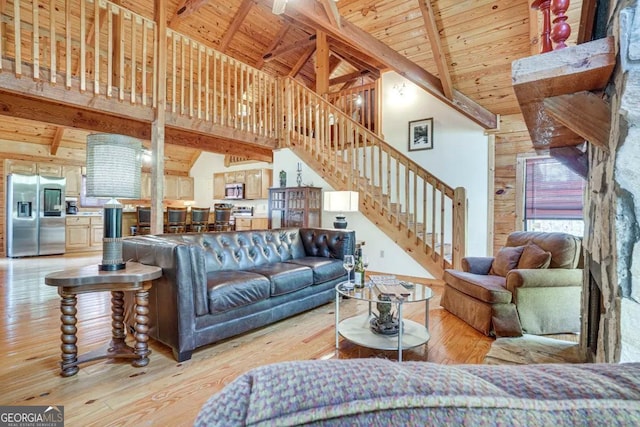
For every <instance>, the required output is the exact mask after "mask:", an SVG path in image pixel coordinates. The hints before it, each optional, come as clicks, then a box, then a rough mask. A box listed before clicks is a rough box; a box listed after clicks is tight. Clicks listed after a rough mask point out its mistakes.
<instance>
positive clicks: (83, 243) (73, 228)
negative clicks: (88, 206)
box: [65, 216, 91, 252]
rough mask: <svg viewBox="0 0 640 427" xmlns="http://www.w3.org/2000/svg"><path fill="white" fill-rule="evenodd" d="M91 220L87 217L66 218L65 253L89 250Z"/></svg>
mask: <svg viewBox="0 0 640 427" xmlns="http://www.w3.org/2000/svg"><path fill="white" fill-rule="evenodd" d="M90 236H91V218H90V217H88V216H67V218H66V237H67V241H66V244H65V249H66V252H82V251H87V250H89V246H90V244H91V237H90Z"/></svg>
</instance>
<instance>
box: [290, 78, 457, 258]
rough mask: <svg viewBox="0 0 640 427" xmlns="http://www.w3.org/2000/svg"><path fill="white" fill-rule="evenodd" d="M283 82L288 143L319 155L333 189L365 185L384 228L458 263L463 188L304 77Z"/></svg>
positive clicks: (364, 197)
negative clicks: (336, 103) (391, 141)
mask: <svg viewBox="0 0 640 427" xmlns="http://www.w3.org/2000/svg"><path fill="white" fill-rule="evenodd" d="M282 86H283V97H284V100H283V105H286V106H287V108H286V111H285V131H284V138H282V139H281V141H282V144H283V146H286V147H290V148H292V149H294V150H295V151H296V152H297V153H298V154H299V155H301V157H302V158H304V159H305V161H310V162H313V163H314V164H313V166H315V167H316V170H317V171H319V172H320V173H321V174H322V175H323V178H325V179H326V180H327V181H328V182H330V183H331V184H332V185H333V186H334V187H335V188H337V189H341V190H354V191H359V192H360V196H361V197H360V200H361V210H363V209H364V211H365V213H367V211H368V212H369V213H371V214H373V212H377V213H378V214H379V215H383V216H384V217H385V218H386V221H387V222H388V224H386V225H384V226H381V228H383V229H384V228H385V227H386V228H388V230H386V231H387V232H390V233H398V232H400V233H403V239H407V240H410V241H412V242H413V243H414V244H415V245H416V246H417V247H419V248H420V250H421V251H423V252H424V253H425V254H428V255H430V256H431V258H432V259H433V260H434V261H435V262H436V263H437V264H438V265H439V266H440V267H441V268H449V267H451V266H454V267H457V268H459V267H460V260H461V258H462V256H464V251H465V241H466V236H465V231H466V194H465V190H464V188H456V189H454V188H452V187H450V186H449V185H447V184H446V183H444V182H443V181H442V180H440V179H438V178H437V177H436V176H434V175H433V174H431V173H429V172H428V171H426V170H425V169H424V168H422V167H421V166H420V165H418V164H417V163H415V162H414V161H412V160H411V159H409V158H408V157H406V156H405V155H404V154H402V153H401V152H399V151H398V150H396V149H395V148H393V147H392V146H390V145H389V144H387V143H386V142H384V141H383V140H382V139H381V138H380V137H378V136H377V135H375V134H374V133H372V132H371V131H369V130H367V129H366V128H364V127H363V126H361V125H360V124H359V123H357V122H356V121H354V120H352V118H351V117H349V116H348V115H347V114H345V113H344V112H343V111H342V110H341V109H340V108H338V107H336V106H334V105H332V104H331V103H329V102H328V101H327V100H325V99H324V98H322V97H320V96H318V95H317V94H316V93H315V92H313V91H311V90H309V89H307V88H306V87H305V86H303V85H302V84H300V83H299V82H297V81H295V80H293V79H291V78H286V79H284V83H283V85H282ZM379 225H380V224H379ZM391 228H393V230H391ZM449 248H450V251H449Z"/></svg>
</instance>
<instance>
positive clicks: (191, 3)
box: [168, 0, 209, 29]
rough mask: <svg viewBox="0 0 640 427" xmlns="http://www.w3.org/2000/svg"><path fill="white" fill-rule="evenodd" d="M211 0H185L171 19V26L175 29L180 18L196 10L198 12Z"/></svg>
mask: <svg viewBox="0 0 640 427" xmlns="http://www.w3.org/2000/svg"><path fill="white" fill-rule="evenodd" d="M208 2H209V0H183V1H182V2H180V5H179V6H178V8H177V9H176V11H175V13H174V14H173V16H172V17H171V19H170V20H169V25H168V26H169V28H171V29H173V27H174V25H176V24H177V23H178V21H179V20H180V19H183V18H185V17H187V16H189V15H191V14H192V13H194V12H197V11H198V9H200V8H201V7H202V6H204V5H205V4H207V3H208Z"/></svg>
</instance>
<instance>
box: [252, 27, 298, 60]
mask: <svg viewBox="0 0 640 427" xmlns="http://www.w3.org/2000/svg"><path fill="white" fill-rule="evenodd" d="M290 28H291V25H290V24H284V25H283V26H282V27H280V30H279V31H278V34H276V37H275V38H274V39H273V41H272V42H271V44H270V45H269V47H268V48H267V51H266V52H265V53H264V54H262V56H261V57H260V59H259V60H258V62H257V63H256V68H257V69H258V70H261V69H262V67H263V66H264V57H265V55H267V54H268V53H269V52H271V51H272V50H274V49H275V48H277V47H278V45H279V44H280V43H282V40H284V37H285V36H286V35H287V32H288V31H289V29H290Z"/></svg>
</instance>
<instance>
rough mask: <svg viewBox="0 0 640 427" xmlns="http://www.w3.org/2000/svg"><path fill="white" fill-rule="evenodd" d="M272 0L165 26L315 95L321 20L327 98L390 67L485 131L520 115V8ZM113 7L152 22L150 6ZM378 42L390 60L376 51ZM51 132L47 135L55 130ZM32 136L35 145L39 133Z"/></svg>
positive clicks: (198, 1)
mask: <svg viewBox="0 0 640 427" xmlns="http://www.w3.org/2000/svg"><path fill="white" fill-rule="evenodd" d="M272 1H273V0H225V1H217V0H168V1H167V5H168V6H167V7H168V10H167V16H168V17H169V27H170V28H172V29H174V30H176V31H178V32H181V33H184V34H186V35H188V36H189V37H192V38H193V39H196V40H198V41H200V42H203V43H205V44H207V45H209V46H212V47H214V48H215V49H218V50H220V51H223V52H225V53H226V54H228V55H230V56H233V57H235V58H237V59H239V60H241V61H244V62H246V63H248V64H249V65H252V66H254V67H256V68H259V69H262V70H264V71H266V72H268V73H270V74H273V75H278V76H292V77H295V78H296V79H298V80H299V81H301V82H302V83H303V84H305V85H307V86H308V87H310V88H314V87H315V83H316V82H315V80H316V79H315V41H314V40H313V39H314V37H315V35H316V30H317V29H318V28H320V27H322V25H319V20H323V22H324V21H326V23H327V26H325V27H324V29H325V31H326V32H328V33H329V39H328V42H329V48H330V52H331V54H330V55H331V56H330V64H329V69H330V76H329V77H330V79H331V80H330V81H331V82H332V83H334V84H333V85H331V86H330V89H329V90H330V91H335V90H339V89H340V88H342V87H345V85H346V86H350V85H359V84H362V83H368V82H370V81H371V80H372V78H376V77H377V76H379V75H380V73H381V72H384V71H386V70H389V69H390V68H396V70H397V71H399V72H401V73H404V74H405V75H406V76H407V77H408V78H411V77H415V75H416V73H415V71H416V70H417V71H418V72H419V73H418V74H419V76H421V77H420V78H422V77H424V76H426V78H425V79H423V81H427V83H426V85H427V86H430V87H431V88H433V89H434V90H435V91H436V92H438V93H439V94H440V95H439V97H440V99H443V100H445V101H446V100H447V98H449V99H454V102H452V105H454V106H455V105H456V104H459V103H460V101H459V100H462V101H463V102H467V101H468V104H469V105H471V107H472V108H471V113H470V114H471V115H473V114H478V117H480V120H477V121H478V122H479V123H481V122H482V120H484V123H489V122H490V120H487V119H486V117H490V116H491V115H494V119H495V115H498V114H499V115H511V114H519V113H520V108H519V105H518V101H517V99H516V97H515V94H514V92H513V89H512V84H511V63H512V61H514V60H516V59H519V58H522V57H526V56H530V55H531V54H532V44H533V45H535V44H537V36H536V35H535V34H533V35H532V34H531V33H530V32H531V30H532V29H535V28H536V23H535V22H533V23H532V22H530V16H533V17H534V18H537V15H538V14H535V13H533V14H532V13H531V11H530V9H529V6H528V2H527V0H512V1H508V2H507V1H497V0H475V1H460V0H433V1H429V0H339V1H337V2H336V3H335V5H334V4H332V2H333V1H334V0H288V3H287V5H286V7H285V12H284V14H281V15H275V14H273V13H272V5H273V3H272ZM116 2H117V3H119V4H121V5H122V6H123V7H126V8H128V9H131V10H133V11H134V12H137V13H139V14H141V15H143V16H146V17H149V18H151V19H153V16H154V10H153V8H154V1H153V0H120V1H119V2H118V1H116ZM581 4H582V1H576V0H574V1H573V2H571V8H570V10H569V12H568V15H569V23H570V24H571V25H572V27H573V28H574V30H573V34H572V37H571V38H570V39H569V41H568V43H570V44H571V43H573V44H575V38H576V35H577V34H578V32H579V31H578V22H579V20H580V16H579V15H580V8H581ZM334 6H337V9H335V8H334ZM327 12H328V14H327ZM336 12H337V14H339V16H337V15H336V14H335V13H336ZM338 19H339V21H340V22H338V21H337V20H338ZM359 30H362V31H364V32H365V33H367V34H365V36H366V37H368V38H369V39H367V40H366V43H365V44H366V46H363V42H361V41H360V43H356V42H352V40H350V39H349V36H348V35H347V36H345V34H352V33H353V32H354V31H355V32H357V31H359ZM430 36H431V38H430ZM436 37H437V39H435V38H436ZM380 42H381V43H382V44H383V45H384V46H382V47H383V48H384V49H386V48H390V52H387V51H385V50H384V49H380V48H379V45H378V44H376V43H380ZM377 46H378V47H377ZM434 52H436V54H435V55H434ZM390 54H395V55H397V54H399V55H400V56H393V55H390ZM398 60H400V61H399V62H398ZM398 64H400V65H398ZM407 64H408V65H409V67H408V68H407V67H406V66H407ZM413 65H415V66H416V68H415V69H414V68H412V67H413ZM403 67H405V68H403ZM405 71H406V72H405ZM422 72H424V74H420V73H422ZM418 80H419V79H418ZM456 96H458V98H456ZM478 111H479V113H478ZM485 113H488V114H485ZM483 115H484V117H482V116H483ZM5 121H6V120H5ZM2 125H3V126H4V125H8V124H7V123H2ZM49 127H51V126H45V127H44V128H45V129H46V130H47V131H48V132H52V131H51V130H50V129H48V128H49ZM485 127H489V126H485ZM27 128H28V127H25V126H19V125H18V126H17V128H16V129H20V130H19V131H16V132H15V133H14V135H13V136H14V138H13V140H20V139H27V138H28V137H29V135H28V134H27V135H25V134H24V133H26V132H29V129H27ZM35 129H37V127H34V130H33V132H32V136H34V137H35V134H37V133H39V131H37V130H35ZM53 132H54V133H55V129H54V130H53ZM5 133H6V132H5ZM9 133H10V134H11V133H12V132H11V131H9ZM16 133H19V134H20V136H19V137H16V136H15V134H16ZM68 135H71V133H67V132H64V133H63V134H62V138H60V135H58V142H57V144H58V145H59V147H58V149H60V148H64V147H67V146H68V147H70V146H72V145H73V144H77V143H78V142H77V141H75V139H74V138H72V137H70V136H68ZM3 137H4V135H3ZM16 138H17V139H16ZM32 140H33V139H32ZM54 140H55V138H54V137H53V136H51V139H50V141H54ZM168 143H170V141H168ZM182 150H184V151H189V152H188V153H185V154H184V156H185V159H180V161H182V162H185V163H184V165H183V168H186V167H188V164H189V162H192V161H193V159H194V158H196V157H197V150H195V149H184V148H182ZM184 151H183V152H184ZM183 172H184V171H183Z"/></svg>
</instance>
